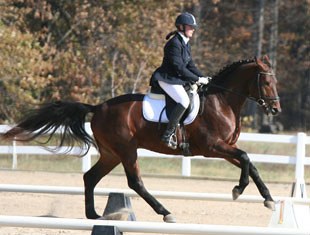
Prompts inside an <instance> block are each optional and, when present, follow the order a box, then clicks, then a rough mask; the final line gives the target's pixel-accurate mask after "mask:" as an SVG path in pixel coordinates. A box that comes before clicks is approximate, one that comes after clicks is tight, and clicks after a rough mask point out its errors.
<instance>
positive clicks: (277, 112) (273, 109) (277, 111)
mask: <svg viewBox="0 0 310 235" xmlns="http://www.w3.org/2000/svg"><path fill="white" fill-rule="evenodd" d="M280 112H281V109H280V110H279V109H278V108H271V109H270V113H271V114H272V115H273V116H276V115H278V114H279V113H280Z"/></svg>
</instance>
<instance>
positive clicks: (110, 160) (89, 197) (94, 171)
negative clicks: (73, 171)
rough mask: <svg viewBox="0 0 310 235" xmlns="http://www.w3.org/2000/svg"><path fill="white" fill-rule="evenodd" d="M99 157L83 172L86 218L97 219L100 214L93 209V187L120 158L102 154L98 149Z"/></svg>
mask: <svg viewBox="0 0 310 235" xmlns="http://www.w3.org/2000/svg"><path fill="white" fill-rule="evenodd" d="M100 153H101V155H100V159H99V160H98V161H97V163H96V164H95V165H94V166H93V167H92V168H91V169H90V170H89V171H87V172H86V173H85V174H84V177H83V179H84V187H85V214H86V218H88V219H97V218H99V217H100V216H99V215H98V214H97V213H96V211H95V206H94V188H95V186H96V185H97V183H98V182H99V181H100V180H101V179H102V178H103V177H104V176H105V175H107V174H108V173H109V172H110V171H111V170H112V169H113V168H114V167H116V166H117V165H118V164H119V163H120V159H119V158H117V157H115V156H113V155H112V154H104V155H103V151H100Z"/></svg>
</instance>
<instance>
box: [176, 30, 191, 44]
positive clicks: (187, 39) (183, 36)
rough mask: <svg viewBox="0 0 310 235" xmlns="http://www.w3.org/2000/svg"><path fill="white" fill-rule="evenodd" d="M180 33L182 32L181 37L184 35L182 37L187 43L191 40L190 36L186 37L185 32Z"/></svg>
mask: <svg viewBox="0 0 310 235" xmlns="http://www.w3.org/2000/svg"><path fill="white" fill-rule="evenodd" d="M178 34H180V35H181V37H182V39H183V41H184V42H185V45H186V44H187V43H188V41H189V38H188V37H186V36H185V35H184V34H183V33H181V32H178Z"/></svg>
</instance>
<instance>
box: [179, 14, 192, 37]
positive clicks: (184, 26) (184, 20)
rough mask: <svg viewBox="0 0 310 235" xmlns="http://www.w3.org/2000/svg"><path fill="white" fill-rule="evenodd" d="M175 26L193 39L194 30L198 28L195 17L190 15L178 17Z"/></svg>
mask: <svg viewBox="0 0 310 235" xmlns="http://www.w3.org/2000/svg"><path fill="white" fill-rule="evenodd" d="M175 26H176V27H177V29H178V31H180V32H182V33H183V34H184V35H185V36H186V37H189V38H190V37H192V36H193V33H194V30H195V29H196V28H197V23H196V19H195V17H194V16H193V15H192V14H190V13H188V12H185V13H182V14H180V15H178V17H177V18H176V20H175Z"/></svg>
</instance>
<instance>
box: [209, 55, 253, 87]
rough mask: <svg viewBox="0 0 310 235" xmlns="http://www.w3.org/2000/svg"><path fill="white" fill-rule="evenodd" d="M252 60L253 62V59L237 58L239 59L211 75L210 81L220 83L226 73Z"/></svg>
mask: <svg viewBox="0 0 310 235" xmlns="http://www.w3.org/2000/svg"><path fill="white" fill-rule="evenodd" d="M252 62H255V59H246V60H239V61H236V62H233V63H232V64H230V65H226V66H225V67H223V68H222V69H221V70H220V71H219V72H218V73H217V74H215V75H213V79H212V82H215V83H220V82H221V81H223V80H224V79H225V78H226V76H227V75H228V74H230V73H231V72H233V71H234V70H235V69H237V68H238V67H239V66H241V65H244V64H249V63H252Z"/></svg>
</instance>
